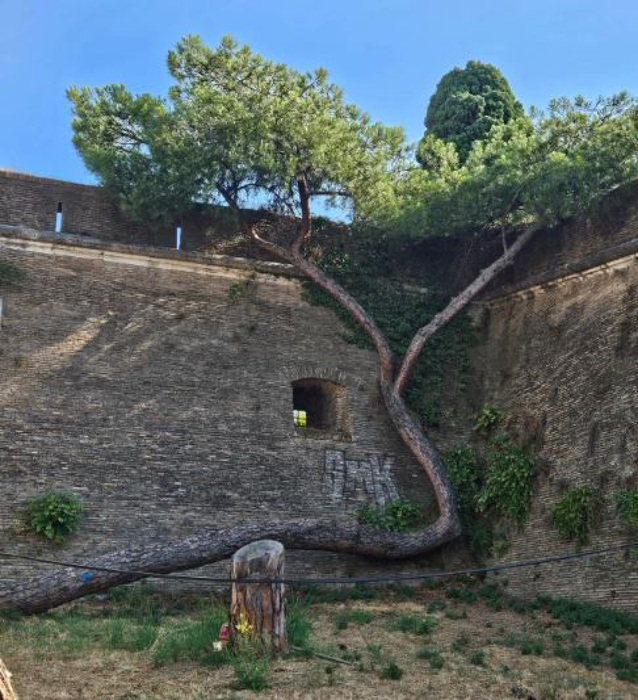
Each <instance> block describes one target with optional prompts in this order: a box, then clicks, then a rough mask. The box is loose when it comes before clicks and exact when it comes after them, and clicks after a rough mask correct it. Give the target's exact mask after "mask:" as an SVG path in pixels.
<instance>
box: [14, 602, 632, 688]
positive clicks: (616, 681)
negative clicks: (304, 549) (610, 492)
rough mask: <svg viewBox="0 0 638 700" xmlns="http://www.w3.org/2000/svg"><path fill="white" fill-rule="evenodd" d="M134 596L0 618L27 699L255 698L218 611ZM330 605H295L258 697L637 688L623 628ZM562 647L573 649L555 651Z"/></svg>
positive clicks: (456, 605)
mask: <svg viewBox="0 0 638 700" xmlns="http://www.w3.org/2000/svg"><path fill="white" fill-rule="evenodd" d="M133 591H134V592H133V593H116V594H115V595H114V596H108V597H107V599H106V601H101V602H95V601H93V602H84V603H78V604H75V605H72V606H66V607H65V608H62V609H60V610H58V611H54V612H52V613H50V614H48V615H43V616H39V617H32V618H22V619H19V618H16V619H3V620H2V621H0V655H1V656H2V658H3V660H4V661H5V662H6V663H7V665H8V667H9V668H10V669H11V671H12V672H13V674H14V682H15V686H16V690H17V692H19V693H20V694H21V697H22V698H27V699H29V700H30V699H32V698H33V699H34V700H39V699H44V698H47V700H49V699H57V698H122V699H123V698H131V699H132V698H140V699H141V698H192V699H193V700H195V699H199V700H202V699H203V698H243V697H246V698H248V697H254V695H255V693H253V692H249V691H239V690H237V689H236V677H235V673H234V671H233V667H232V665H231V664H229V663H228V661H229V659H228V658H223V657H221V656H219V655H218V654H216V653H215V652H213V650H212V641H214V639H216V636H217V631H218V628H219V625H220V624H221V622H222V621H223V619H224V615H225V606H224V605H222V604H221V603H220V602H219V601H211V600H206V601H202V600H201V599H197V598H194V599H192V600H187V601H184V600H180V599H175V598H173V599H167V598H166V597H162V596H156V595H153V594H151V593H149V592H148V591H146V592H144V591H142V592H141V593H140V592H139V590H138V591H136V590H135V589H133ZM118 596H119V597H118ZM135 596H137V598H136V597H135ZM335 597H336V598H338V600H336V601H334V599H332V602H316V600H317V596H314V598H313V597H310V598H309V597H308V596H306V597H305V599H304V597H303V596H302V598H301V600H300V601H299V602H298V603H296V604H295V606H293V608H292V614H291V616H290V617H291V628H292V632H293V636H294V643H295V645H296V646H298V647H301V648H302V649H303V650H304V653H300V654H297V655H292V656H290V657H288V658H284V659H280V660H277V661H275V662H273V663H272V664H271V666H270V669H269V672H268V683H269V685H270V687H269V689H267V690H265V691H263V693H261V694H262V695H263V697H272V698H301V697H304V698H334V697H335V696H337V695H338V696H341V697H343V698H389V697H392V698H412V697H424V696H427V697H431V698H477V697H479V698H516V697H520V698H527V697H534V698H537V699H538V700H550V699H553V698H631V697H637V696H638V684H635V683H630V682H627V681H624V680H621V679H620V678H618V677H617V673H620V674H622V672H623V670H625V671H627V672H628V673H629V674H631V673H633V669H634V668H637V667H638V651H637V650H638V636H637V635H636V634H634V633H629V632H627V631H626V629H625V628H624V627H623V624H620V623H619V624H620V626H619V627H617V628H615V629H616V631H615V632H613V633H609V632H603V631H601V630H600V629H598V628H596V624H597V623H596V619H595V618H591V619H589V618H587V619H588V620H589V622H588V624H589V623H592V621H593V626H592V625H591V624H590V625H589V626H586V625H576V624H572V622H570V620H569V619H568V620H561V619H557V618H556V617H555V615H553V614H550V613H549V612H547V610H546V609H545V608H543V607H542V606H537V607H536V608H534V607H533V606H532V607H526V606H522V607H521V606H516V605H515V606H513V607H514V608H515V609H512V606H510V605H509V604H506V603H504V604H502V605H500V604H499V605H496V604H495V602H494V601H495V598H494V597H492V598H490V597H489V596H488V597H487V598H485V597H480V596H477V597H476V599H474V600H468V599H467V598H468V596H466V595H465V594H462V595H460V596H459V594H453V595H452V597H449V596H447V595H446V591H445V590H434V591H429V590H423V589H419V590H418V591H417V592H416V593H415V594H414V595H406V594H405V592H397V591H396V590H395V591H393V592H390V593H386V594H384V595H382V596H381V597H377V598H373V597H372V596H367V597H366V596H365V595H359V594H357V595H355V600H348V599H347V598H346V596H343V595H342V594H339V595H337V596H335ZM469 597H470V598H471V597H472V596H469ZM325 600H331V598H330V596H326V597H324V601H325ZM501 602H502V601H501ZM610 619H611V618H610ZM618 632H622V633H618ZM558 645H560V646H561V648H564V649H565V650H567V652H568V653H567V654H566V655H564V656H561V655H556V653H555V652H556V649H557V646H558ZM579 649H580V650H581V651H580V652H579V651H578V650H579ZM574 650H576V651H574ZM582 650H585V651H584V652H583V651H582ZM312 652H318V653H320V654H323V655H328V656H333V657H335V658H338V659H340V660H341V661H342V662H345V663H334V662H331V661H329V660H326V659H322V658H317V657H316V656H313V655H312ZM632 659H635V661H632ZM614 663H615V664H616V666H617V667H616V666H615V665H614Z"/></svg>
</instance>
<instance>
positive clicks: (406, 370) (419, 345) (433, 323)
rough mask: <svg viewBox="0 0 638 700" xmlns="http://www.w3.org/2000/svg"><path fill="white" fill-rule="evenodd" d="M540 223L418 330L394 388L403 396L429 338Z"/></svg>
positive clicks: (509, 257) (472, 297)
mask: <svg viewBox="0 0 638 700" xmlns="http://www.w3.org/2000/svg"><path fill="white" fill-rule="evenodd" d="M540 227H541V225H540V224H534V225H532V226H529V227H528V228H527V229H525V230H524V231H523V233H521V235H520V236H519V237H518V238H517V239H516V240H515V241H514V243H512V245H511V246H510V247H509V248H508V249H507V250H506V251H505V252H504V253H503V254H502V255H501V256H500V257H499V258H498V259H497V260H495V261H494V262H493V263H492V264H491V265H490V266H489V267H486V268H485V269H484V270H483V271H482V272H481V274H480V275H479V276H478V277H477V278H476V279H475V280H474V281H473V282H472V283H471V284H470V285H469V286H468V287H466V288H465V289H464V290H463V291H462V292H461V293H460V294H458V295H457V296H455V297H454V299H452V300H451V301H450V303H449V304H448V305H447V306H446V307H445V309H443V311H440V312H439V313H438V314H436V315H435V316H434V317H433V318H432V319H431V320H430V321H429V322H428V323H427V324H426V325H425V326H423V327H422V328H420V329H419V330H418V331H417V332H416V334H415V336H414V338H412V342H411V343H410V345H409V347H408V350H407V352H406V353H405V357H404V358H403V362H402V364H401V367H400V368H399V372H398V374H397V377H396V380H395V382H394V389H393V391H394V393H395V394H396V395H397V396H400V395H401V394H403V392H404V391H405V389H406V387H407V384H408V382H409V381H410V377H411V376H412V372H413V371H414V366H415V364H416V362H417V360H418V359H419V355H420V354H421V350H422V349H423V346H424V345H425V343H426V342H427V341H428V340H429V338H431V337H432V335H434V333H436V331H438V330H439V328H441V327H442V326H444V325H445V324H446V323H447V322H448V321H450V320H451V319H452V318H454V316H456V314H458V313H459V311H461V310H462V309H463V308H465V307H466V306H467V305H468V304H469V303H470V301H472V299H474V297H476V295H477V294H478V293H479V292H481V291H482V290H483V289H485V287H486V286H487V285H488V284H489V283H490V282H491V281H492V280H493V279H494V278H495V277H496V275H497V274H498V273H499V272H500V271H501V270H503V269H504V268H505V267H507V266H508V265H510V264H511V263H512V261H513V260H514V258H515V257H516V255H517V254H518V252H519V251H520V250H521V249H522V248H523V246H524V245H525V244H526V243H527V242H528V241H529V240H531V238H532V237H533V236H534V234H535V233H536V232H537V231H538V230H539V228H540Z"/></svg>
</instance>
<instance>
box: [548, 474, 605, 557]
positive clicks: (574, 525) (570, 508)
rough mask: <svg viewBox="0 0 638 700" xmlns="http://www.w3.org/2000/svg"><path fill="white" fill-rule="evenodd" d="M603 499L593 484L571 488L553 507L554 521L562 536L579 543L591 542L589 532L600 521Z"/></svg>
mask: <svg viewBox="0 0 638 700" xmlns="http://www.w3.org/2000/svg"><path fill="white" fill-rule="evenodd" d="M601 507H602V499H601V497H600V495H599V494H598V492H597V491H595V490H594V489H593V488H592V487H591V486H580V487H579V488H575V489H571V490H569V491H568V492H567V493H566V494H565V495H564V496H563V497H562V498H561V500H560V501H559V502H558V503H557V504H556V505H555V506H554V507H553V509H552V521H553V523H554V526H555V527H556V529H557V530H558V532H559V534H560V536H561V537H562V538H564V539H566V540H575V541H576V542H577V543H578V544H581V545H582V544H587V542H589V533H590V531H591V529H592V528H593V527H595V525H596V524H597V523H598V520H599V518H600V510H601Z"/></svg>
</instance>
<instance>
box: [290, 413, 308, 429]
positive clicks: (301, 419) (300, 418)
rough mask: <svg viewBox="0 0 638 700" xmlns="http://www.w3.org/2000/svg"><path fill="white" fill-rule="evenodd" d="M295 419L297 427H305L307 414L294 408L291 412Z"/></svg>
mask: <svg viewBox="0 0 638 700" xmlns="http://www.w3.org/2000/svg"><path fill="white" fill-rule="evenodd" d="M292 415H293V417H294V419H295V425H296V426H298V427H299V428H305V427H306V421H307V415H306V412H305V411H297V410H296V409H295V410H294V411H293V412H292Z"/></svg>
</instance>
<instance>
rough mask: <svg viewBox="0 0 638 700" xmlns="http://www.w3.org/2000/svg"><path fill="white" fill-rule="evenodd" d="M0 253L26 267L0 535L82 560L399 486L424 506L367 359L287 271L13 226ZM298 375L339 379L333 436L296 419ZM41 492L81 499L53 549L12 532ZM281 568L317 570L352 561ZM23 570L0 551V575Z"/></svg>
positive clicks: (374, 499) (18, 298) (10, 301)
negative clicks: (254, 269)
mask: <svg viewBox="0 0 638 700" xmlns="http://www.w3.org/2000/svg"><path fill="white" fill-rule="evenodd" d="M0 254H1V255H2V257H3V258H7V257H8V258H10V259H14V260H16V261H17V262H19V264H20V265H21V266H22V267H23V269H25V271H26V272H27V279H26V281H25V283H24V285H23V287H22V288H21V289H19V290H15V291H10V292H9V293H5V295H4V296H5V302H6V313H5V318H4V325H3V327H2V329H1V330H0V483H1V486H2V491H3V498H2V499H0V541H2V543H3V546H6V547H7V548H9V549H11V550H12V551H18V552H30V553H36V554H37V553H42V552H48V553H49V554H50V553H51V552H52V551H53V552H55V553H56V554H59V555H60V556H62V555H64V557H65V558H69V559H73V558H75V559H77V558H81V557H83V556H87V555H89V554H91V555H92V554H96V553H101V552H107V551H111V550H114V549H117V548H121V547H126V546H127V545H131V544H134V543H135V544H138V543H143V542H149V541H151V540H153V539H154V538H156V537H161V538H167V537H170V538H178V537H181V536H186V535H188V534H192V533H196V532H201V531H202V530H205V529H207V528H219V527H224V526H229V525H232V524H233V523H247V522H267V521H270V520H281V519H290V518H294V517H302V516H329V515H330V514H333V513H338V512H340V513H343V512H346V511H348V512H350V511H353V510H355V509H356V508H358V507H360V506H361V505H362V504H363V503H366V502H369V503H384V502H386V501H387V500H389V499H391V498H396V497H397V496H398V495H403V496H405V497H407V496H409V497H410V498H411V499H412V500H418V501H420V502H421V503H423V504H424V506H426V508H430V509H431V507H432V504H433V499H432V495H431V492H430V488H429V485H428V484H427V482H426V481H425V478H424V477H423V476H422V475H421V472H420V470H419V468H418V467H417V465H416V464H415V462H414V461H413V460H412V459H411V457H410V456H409V455H408V454H407V453H406V450H405V449H404V448H403V446H402V444H401V443H400V442H399V440H398V438H397V436H396V434H395V432H394V430H393V428H392V427H391V425H390V423H389V419H388V418H387V416H386V414H385V411H384V409H383V408H382V406H381V402H380V400H379V396H378V394H377V382H376V375H377V364H376V357H375V355H374V354H373V353H372V352H369V351H367V350H361V349H357V348H355V347H353V346H351V345H348V344H346V343H345V341H343V340H342V339H341V337H340V334H341V333H342V330H343V329H342V327H341V324H340V322H339V321H338V320H337V318H336V316H335V315H334V314H333V313H332V312H331V311H329V310H327V309H325V308H323V307H316V306H310V305H308V304H307V303H305V302H304V301H303V300H302V296H301V285H300V283H299V281H298V280H296V279H294V278H292V277H289V276H287V275H285V274H279V275H276V276H275V275H269V274H265V273H261V272H258V273H250V272H248V271H244V270H241V269H231V268H228V267H222V266H219V265H210V264H208V265H205V264H201V263H199V264H195V263H193V262H189V261H188V259H187V257H186V256H185V260H182V261H180V260H177V259H176V255H175V254H173V256H172V257H170V258H168V257H167V258H161V257H154V258H151V257H145V256H144V255H143V254H141V253H140V252H139V250H138V251H137V252H129V253H128V254H126V255H125V254H124V253H122V252H121V249H120V252H119V253H118V252H115V251H112V252H110V253H109V255H108V256H105V253H104V251H101V250H98V249H95V248H94V247H93V248H92V247H89V246H85V247H82V246H80V245H79V244H78V245H75V246H72V245H69V244H66V243H56V244H52V243H50V242H46V243H44V242H42V241H38V240H34V239H33V238H22V239H20V238H18V237H17V236H14V237H6V236H5V237H0ZM118 256H120V257H118ZM189 265H190V267H189ZM229 292H230V293H229ZM304 377H318V378H324V379H329V380H331V381H336V382H338V383H340V384H343V385H344V386H345V387H346V391H347V416H346V420H345V425H346V426H347V430H346V431H345V433H346V434H341V435H333V434H325V433H324V434H316V433H315V434H313V435H312V436H309V435H308V433H307V432H306V431H304V430H302V429H296V428H295V427H294V425H293V416H292V408H293V406H292V386H291V382H293V381H294V380H297V379H300V378H304ZM51 489H54V490H66V491H72V492H74V493H75V494H77V496H78V497H79V498H80V500H81V501H82V502H83V503H84V505H85V506H86V511H87V517H86V521H85V522H84V524H83V526H82V528H81V530H80V531H79V532H78V533H77V534H76V535H75V536H73V537H72V538H71V539H70V541H69V544H68V545H65V546H64V548H63V549H62V550H59V551H58V550H57V549H56V548H55V547H53V546H51V545H48V544H46V543H42V542H41V541H40V540H39V539H36V538H34V537H33V536H30V535H28V534H26V533H24V532H21V531H20V522H21V521H20V518H21V509H22V507H23V504H24V501H25V500H26V499H28V498H30V497H32V496H35V495H37V494H40V493H42V492H44V491H46V490H51ZM291 562H292V571H293V573H294V572H295V571H299V570H302V569H304V568H306V569H308V568H310V569H311V570H312V571H314V572H315V573H317V574H322V575H329V574H334V573H341V574H343V575H345V574H347V573H348V572H350V571H356V570H360V568H361V566H362V560H359V559H358V558H356V557H337V556H335V555H329V554H325V555H323V554H319V553H317V554H314V555H312V556H310V555H309V556H308V557H306V558H305V559H303V558H302V559H299V558H295V557H291ZM304 562H305V563H304ZM414 565H417V564H416V563H415V564H414ZM421 565H422V564H421ZM27 571H28V572H33V571H34V567H32V566H28V567H27V566H25V565H18V564H16V565H8V564H7V562H1V563H0V581H1V580H5V579H11V578H15V577H16V576H19V575H23V574H24V573H26V572H27Z"/></svg>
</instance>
